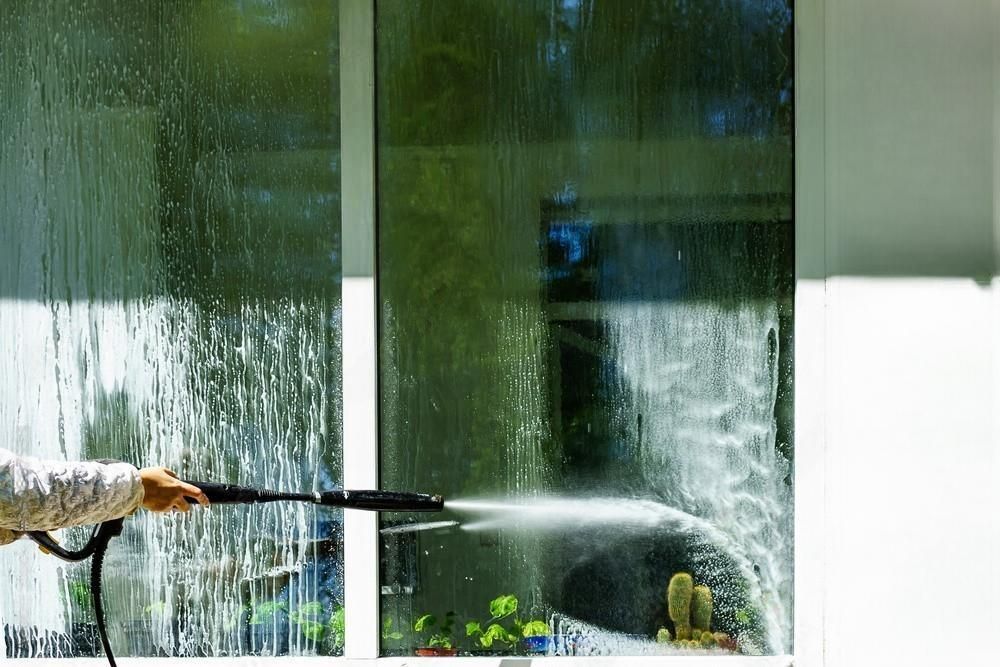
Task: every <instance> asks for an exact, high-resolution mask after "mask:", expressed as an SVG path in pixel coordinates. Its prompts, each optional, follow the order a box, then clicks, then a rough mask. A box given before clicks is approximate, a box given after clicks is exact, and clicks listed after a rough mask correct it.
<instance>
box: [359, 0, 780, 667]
mask: <svg viewBox="0 0 1000 667" xmlns="http://www.w3.org/2000/svg"><path fill="white" fill-rule="evenodd" d="M376 21H377V32H376V54H377V58H376V62H377V73H376V74H377V76H376V99H377V105H378V115H377V119H376V136H377V157H378V171H377V174H378V183H377V194H378V198H377V204H378V230H379V234H378V266H379V276H378V278H379V286H380V287H379V293H380V298H379V308H380V312H379V317H380V323H381V337H380V382H381V438H382V439H381V459H380V460H381V471H382V483H383V485H384V486H386V487H404V488H411V487H412V488H417V489H420V490H426V491H433V492H440V493H443V494H444V495H445V496H446V497H447V498H449V499H452V501H453V502H451V503H450V504H449V512H448V514H447V515H445V516H443V517H440V518H439V520H438V521H436V522H434V523H430V524H428V523H425V522H416V517H414V518H409V517H398V516H397V517H384V519H383V522H382V531H381V532H382V542H381V543H382V571H381V593H382V603H381V609H382V614H383V624H384V629H385V631H384V632H383V637H382V652H383V653H384V654H389V655H391V654H398V653H404V654H409V653H411V652H412V651H413V650H414V649H415V648H416V649H418V650H421V651H424V652H428V653H435V652H436V653H446V652H451V651H454V650H458V651H459V652H462V653H472V654H496V653H501V654H520V653H526V652H529V653H534V652H539V653H546V654H549V655H553V654H555V655H593V654H603V655H609V654H610V655H632V654H668V655H672V654H678V653H692V652H694V653H708V652H710V651H714V652H740V653H743V654H781V653H788V652H790V651H791V641H792V627H791V619H792V574H793V573H792V487H791V485H792V479H791V469H792V449H793V448H792V423H791V422H792V416H791V415H792V411H791V404H792V387H791V378H792V372H791V370H792V356H791V351H792V340H791V332H792V287H793V266H794V265H793V226H792V219H791V217H792V191H793V188H792V164H793V162H792V152H793V138H792V108H791V101H792V72H793V70H792V63H791V57H792V49H791V33H792V30H791V26H792V23H791V7H790V3H787V2H785V1H783V0H782V1H773V2H753V3H748V2H737V1H735V0H734V1H731V2H730V1H718V2H681V1H678V0H634V1H630V2H619V1H610V0H609V1H607V2H579V1H577V0H564V1H561V2H551V0H540V1H537V2H536V1H527V0H447V1H446V0H382V1H380V2H378V3H377V4H376ZM671 582H673V583H671ZM668 586H669V587H670V590H671V593H669V594H668ZM692 588H693V590H692ZM709 597H710V598H711V601H712V602H711V603H710V602H708V598H709ZM668 598H670V600H671V601H670V604H668ZM515 600H516V603H515ZM692 600H693V601H692ZM515 605H516V608H515ZM709 608H710V609H711V611H710V613H708V612H707V609H709Z"/></svg>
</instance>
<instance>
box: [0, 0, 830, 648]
mask: <svg viewBox="0 0 1000 667" xmlns="http://www.w3.org/2000/svg"><path fill="white" fill-rule="evenodd" d="M375 1H376V0H339V3H340V49H341V53H340V62H341V71H340V100H341V165H342V169H341V173H342V191H341V200H342V217H341V219H342V225H343V228H342V236H341V238H342V244H343V257H344V277H343V283H342V286H343V293H342V304H343V311H342V312H343V319H342V324H343V400H344V408H343V435H344V439H343V443H344V446H343V461H344V486H345V488H376V487H377V485H378V480H379V451H378V446H379V442H378V414H379V408H378V405H379V403H378V400H379V397H378V366H377V340H378V338H377V337H378V325H377V316H378V309H377V294H378V293H377V282H376V281H377V262H376V261H375V252H376V247H375V226H376V211H375V201H376V199H375ZM794 23H795V83H794V88H795V128H796V129H795V217H794V224H795V283H796V289H795V384H794V387H795V442H796V447H795V589H794V590H795V593H794V595H795V600H794V604H795V626H794V654H793V655H791V656H767V657H749V656H683V657H681V656H678V657H670V656H662V657H628V656H622V657H503V658H501V657H488V658H487V657H483V658H416V657H384V658H383V657H379V628H380V623H379V601H380V588H379V551H378V523H377V515H376V514H374V513H369V512H346V513H345V517H344V573H345V577H344V578H345V613H346V626H347V629H348V631H347V636H346V646H345V655H344V657H277V658H266V657H240V658H128V657H120V658H119V662H120V663H121V664H122V665H123V666H127V665H147V664H148V665H164V664H173V663H177V664H179V663H185V664H187V663H196V664H198V665H204V666H206V667H216V666H218V667H230V666H231V667H235V666H237V665H239V666H240V667H253V666H256V665H275V664H279V665H281V666H282V667H299V666H300V665H301V666H303V667H318V666H319V665H352V666H353V665H373V664H376V665H378V666H379V667H403V666H404V665H428V666H430V665H438V664H440V665H442V666H445V667H470V666H475V667H490V666H493V665H496V666H497V667H532V666H536V667H537V666H538V665H542V664H544V665H553V666H568V667H574V666H577V665H579V666H581V667H633V666H635V667H685V666H689V667H789V666H790V665H793V664H797V665H800V666H802V665H809V666H813V665H815V666H819V665H822V664H823V662H824V650H823V635H824V621H823V611H824V591H825V589H826V567H825V563H824V553H825V551H826V549H825V545H826V537H825V536H826V531H825V523H826V499H825V479H826V475H825V469H826V463H825V462H826V445H825V440H826V438H825V431H826V429H825V421H824V413H825V407H826V406H825V402H826V396H827V387H826V385H827V372H826V368H825V363H826V361H825V360H826V357H827V335H826V319H825V293H826V280H825V275H826V274H825V255H826V250H825V249H826V242H825V235H826V226H825V211H826V201H825V186H824V180H825V173H824V156H825V147H824V131H823V127H824V102H825V100H824V88H825V82H824V69H825V68H824V43H823V36H824V0H798V1H797V2H796V3H795V9H794ZM0 662H4V663H5V664H12V665H23V667H29V666H30V667H38V666H39V665H45V667H49V666H57V665H66V666H67V667H99V666H103V665H106V664H107V662H106V660H105V659H104V658H74V659H48V660H41V661H40V660H38V659H22V660H6V661H5V660H4V659H3V657H2V656H0Z"/></svg>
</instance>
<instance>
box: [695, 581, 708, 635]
mask: <svg viewBox="0 0 1000 667" xmlns="http://www.w3.org/2000/svg"><path fill="white" fill-rule="evenodd" d="M691 627H693V628H695V629H697V630H701V631H702V632H708V631H711V630H712V591H711V590H710V589H709V588H708V586H695V587H694V590H693V591H692V592H691Z"/></svg>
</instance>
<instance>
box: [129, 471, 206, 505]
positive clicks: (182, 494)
mask: <svg viewBox="0 0 1000 667" xmlns="http://www.w3.org/2000/svg"><path fill="white" fill-rule="evenodd" d="M139 477H140V478H141V479H142V487H143V491H144V492H145V495H144V497H143V500H142V506H143V507H144V508H146V509H147V510H150V511H151V512H168V511H170V510H171V509H177V510H180V511H182V512H186V511H187V510H188V504H187V499H188V498H190V499H191V501H192V502H196V503H199V504H201V505H203V506H207V505H208V504H209V499H208V497H207V496H206V495H205V494H204V493H203V492H202V491H201V489H199V488H198V487H197V486H194V485H192V484H189V483H187V482H185V481H183V480H180V479H178V478H177V474H176V473H174V471H173V470H169V469H167V468H163V467H156V468H143V469H142V470H140V471H139Z"/></svg>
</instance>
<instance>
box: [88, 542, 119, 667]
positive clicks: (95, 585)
mask: <svg viewBox="0 0 1000 667" xmlns="http://www.w3.org/2000/svg"><path fill="white" fill-rule="evenodd" d="M109 539H110V538H109ZM107 550H108V542H104V543H103V544H101V546H99V547H98V548H97V551H95V552H94V560H92V561H91V562H90V590H91V593H92V594H93V596H94V615H95V616H96V617H97V634H99V635H100V636H101V646H102V647H103V648H104V655H105V656H107V658H108V664H109V665H111V667H118V665H117V663H116V662H115V654H114V652H112V650H111V641H110V640H109V639H108V627H107V625H106V620H105V617H104V598H103V596H102V595H101V574H102V572H103V570H104V554H105V553H106V552H107Z"/></svg>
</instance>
